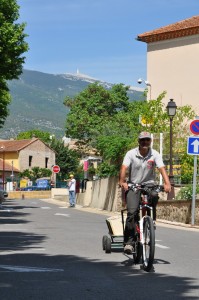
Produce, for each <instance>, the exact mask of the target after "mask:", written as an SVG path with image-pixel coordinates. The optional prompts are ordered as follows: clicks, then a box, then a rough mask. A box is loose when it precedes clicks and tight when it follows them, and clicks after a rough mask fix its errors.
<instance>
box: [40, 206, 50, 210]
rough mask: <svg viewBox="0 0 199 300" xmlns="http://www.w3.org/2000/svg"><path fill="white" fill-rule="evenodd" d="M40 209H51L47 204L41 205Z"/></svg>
mask: <svg viewBox="0 0 199 300" xmlns="http://www.w3.org/2000/svg"><path fill="white" fill-rule="evenodd" d="M41 209H51V207H49V206H42V207H41Z"/></svg>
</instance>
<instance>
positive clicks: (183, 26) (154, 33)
mask: <svg viewBox="0 0 199 300" xmlns="http://www.w3.org/2000/svg"><path fill="white" fill-rule="evenodd" d="M196 34H199V16H194V17H191V18H189V19H185V20H182V21H180V22H176V23H174V24H170V25H168V26H164V27H160V28H158V29H155V30H151V31H148V32H145V33H142V34H139V35H138V36H137V40H139V41H142V42H145V43H152V42H157V41H163V40H168V39H176V38H180V37H184V36H190V35H196Z"/></svg>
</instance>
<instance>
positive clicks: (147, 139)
mask: <svg viewBox="0 0 199 300" xmlns="http://www.w3.org/2000/svg"><path fill="white" fill-rule="evenodd" d="M138 142H139V146H140V147H141V148H143V149H148V148H149V147H150V145H151V134H150V132H147V131H143V132H140V134H139V137H138Z"/></svg>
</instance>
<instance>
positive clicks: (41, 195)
mask: <svg viewBox="0 0 199 300" xmlns="http://www.w3.org/2000/svg"><path fill="white" fill-rule="evenodd" d="M50 197H51V191H14V192H8V199H25V198H27V199H28V198H31V199H32V198H35V199H48V198H50Z"/></svg>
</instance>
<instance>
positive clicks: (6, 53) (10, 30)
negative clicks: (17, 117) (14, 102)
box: [0, 0, 28, 127]
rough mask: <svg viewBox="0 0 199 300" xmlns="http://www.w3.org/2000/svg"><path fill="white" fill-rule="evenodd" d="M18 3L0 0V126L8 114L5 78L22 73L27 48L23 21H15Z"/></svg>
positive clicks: (10, 78) (14, 0)
mask: <svg viewBox="0 0 199 300" xmlns="http://www.w3.org/2000/svg"><path fill="white" fill-rule="evenodd" d="M18 18H19V5H17V1H16V0H1V1H0V65H1V67H0V99H1V104H0V108H1V109H0V127H2V125H3V124H4V122H5V119H6V117H7V116H8V113H9V112H8V104H9V103H10V95H9V90H8V86H7V83H6V80H12V79H16V78H18V76H19V75H20V74H21V73H22V65H23V63H24V60H25V57H24V56H23V53H24V52H26V51H27V50H28V44H27V43H26V42H25V37H26V36H27V35H26V34H25V33H24V29H25V23H21V24H19V23H17V20H18Z"/></svg>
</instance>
